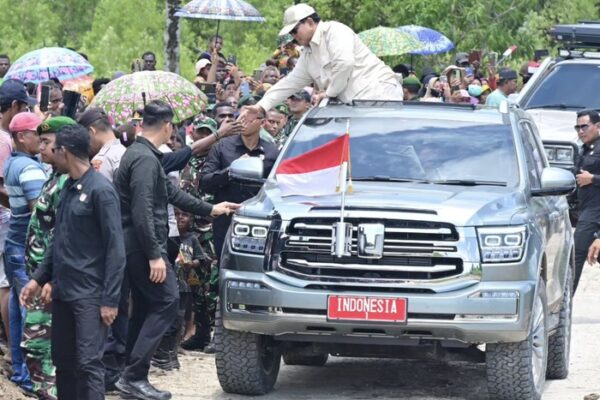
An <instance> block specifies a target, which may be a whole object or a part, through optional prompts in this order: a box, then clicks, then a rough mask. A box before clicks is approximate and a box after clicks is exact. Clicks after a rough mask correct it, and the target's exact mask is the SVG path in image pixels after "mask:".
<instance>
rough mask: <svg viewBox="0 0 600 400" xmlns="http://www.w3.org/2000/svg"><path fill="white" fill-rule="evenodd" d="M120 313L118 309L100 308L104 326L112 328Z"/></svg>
mask: <svg viewBox="0 0 600 400" xmlns="http://www.w3.org/2000/svg"><path fill="white" fill-rule="evenodd" d="M118 313H119V309H118V308H117V307H105V306H102V307H100V318H102V322H104V325H106V326H111V325H112V323H113V322H114V321H115V318H117V314H118Z"/></svg>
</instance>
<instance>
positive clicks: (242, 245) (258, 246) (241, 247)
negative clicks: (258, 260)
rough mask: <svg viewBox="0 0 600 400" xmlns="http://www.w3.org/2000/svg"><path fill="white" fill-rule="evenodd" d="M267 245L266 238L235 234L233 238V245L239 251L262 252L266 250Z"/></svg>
mask: <svg viewBox="0 0 600 400" xmlns="http://www.w3.org/2000/svg"><path fill="white" fill-rule="evenodd" d="M265 245H266V239H265V238H253V237H249V236H239V237H238V236H233V237H232V238H231V247H233V249H234V250H237V251H247V252H250V253H259V254H262V253H264V252H265Z"/></svg>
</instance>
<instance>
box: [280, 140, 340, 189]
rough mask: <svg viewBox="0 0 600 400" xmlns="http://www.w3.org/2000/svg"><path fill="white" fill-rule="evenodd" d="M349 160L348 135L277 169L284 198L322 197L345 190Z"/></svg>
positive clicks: (301, 155)
mask: <svg viewBox="0 0 600 400" xmlns="http://www.w3.org/2000/svg"><path fill="white" fill-rule="evenodd" d="M349 161H350V135H349V134H348V133H346V134H344V135H342V136H340V137H338V138H336V139H334V140H332V141H330V142H327V143H325V144H324V145H322V146H319V147H317V148H315V149H313V150H311V151H308V152H306V153H304V154H300V155H299V156H296V157H293V158H290V159H288V160H285V161H284V162H282V163H281V164H279V166H278V167H277V171H276V173H277V182H278V184H279V188H280V189H281V195H282V196H293V195H303V196H323V195H328V194H335V193H336V192H340V191H345V190H346V181H347V176H348V164H349Z"/></svg>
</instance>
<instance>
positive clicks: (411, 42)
mask: <svg viewBox="0 0 600 400" xmlns="http://www.w3.org/2000/svg"><path fill="white" fill-rule="evenodd" d="M358 37H360V38H361V40H362V41H363V43H364V44H365V45H366V46H367V47H368V48H369V49H370V50H371V51H372V52H373V53H375V55H376V56H378V57H392V56H400V55H402V54H407V53H410V52H412V51H415V50H418V49H419V48H420V47H421V44H420V43H419V41H418V40H417V39H415V38H414V37H412V36H411V35H409V34H407V33H403V32H399V31H398V30H396V29H394V28H386V27H383V26H378V27H377V28H373V29H369V30H366V31H364V32H361V33H359V34H358Z"/></svg>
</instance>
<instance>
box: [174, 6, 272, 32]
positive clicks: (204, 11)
mask: <svg viewBox="0 0 600 400" xmlns="http://www.w3.org/2000/svg"><path fill="white" fill-rule="evenodd" d="M175 16H177V17H183V18H201V19H216V20H217V35H218V34H219V23H220V21H247V22H265V18H264V17H263V16H262V15H260V13H259V12H258V10H257V9H256V8H254V7H253V6H252V5H251V4H249V3H247V2H245V1H243V0H193V1H191V2H189V3H187V4H186V5H185V6H183V8H181V9H180V10H178V11H177V12H176V13H175Z"/></svg>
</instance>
